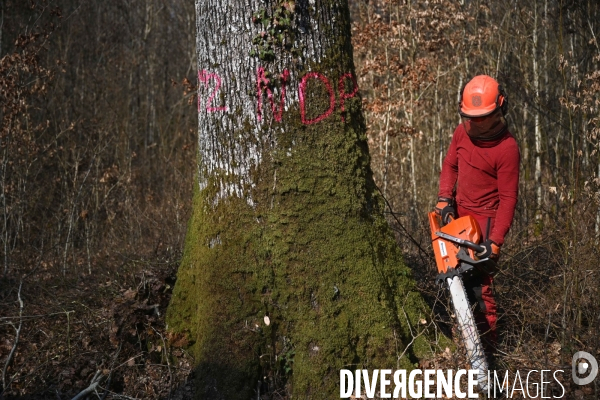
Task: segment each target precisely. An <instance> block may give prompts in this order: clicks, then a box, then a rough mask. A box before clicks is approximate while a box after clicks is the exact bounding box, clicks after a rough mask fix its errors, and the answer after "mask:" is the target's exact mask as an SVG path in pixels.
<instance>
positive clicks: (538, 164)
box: [532, 2, 542, 219]
mask: <svg viewBox="0 0 600 400" xmlns="http://www.w3.org/2000/svg"><path fill="white" fill-rule="evenodd" d="M533 15H534V19H533V47H532V60H533V91H534V96H535V104H536V105H537V107H536V108H537V110H536V112H535V114H534V127H535V128H534V129H535V172H534V176H535V194H536V196H535V197H536V204H535V205H536V215H535V218H536V219H539V218H541V216H542V214H541V208H542V132H541V128H540V111H539V109H540V107H539V105H540V74H539V70H538V60H537V53H538V13H537V4H536V3H535V2H534V4H533Z"/></svg>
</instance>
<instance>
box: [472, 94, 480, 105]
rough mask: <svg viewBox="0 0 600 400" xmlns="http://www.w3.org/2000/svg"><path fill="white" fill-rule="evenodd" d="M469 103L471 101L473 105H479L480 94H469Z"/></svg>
mask: <svg viewBox="0 0 600 400" xmlns="http://www.w3.org/2000/svg"><path fill="white" fill-rule="evenodd" d="M471 103H473V105H474V106H475V107H479V106H480V105H481V96H479V95H473V96H471Z"/></svg>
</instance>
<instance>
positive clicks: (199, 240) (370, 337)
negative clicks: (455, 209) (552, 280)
mask: <svg viewBox="0 0 600 400" xmlns="http://www.w3.org/2000/svg"><path fill="white" fill-rule="evenodd" d="M196 14H197V51H198V70H199V71H198V77H199V98H198V107H199V119H198V129H199V162H198V180H199V182H198V184H197V190H196V194H195V202H194V210H193V216H192V218H191V220H190V222H189V227H188V234H187V240H186V247H185V251H184V257H183V261H182V263H181V266H180V268H179V272H178V280H177V284H176V287H175V290H174V293H173V298H172V301H171V305H170V307H169V312H168V316H167V320H168V324H169V328H170V329H171V330H172V332H173V334H175V335H176V334H185V335H186V336H187V338H188V340H189V341H190V343H191V344H192V351H193V354H194V355H195V357H196V362H197V364H198V365H197V368H198V369H197V374H196V376H198V377H199V380H200V381H199V383H198V388H199V394H198V396H199V398H204V399H208V398H210V399H225V398H226V399H248V398H251V397H253V398H256V397H257V396H258V395H259V394H260V392H264V391H266V390H269V391H273V390H275V389H278V390H283V388H285V390H287V391H289V392H291V393H292V394H293V396H294V397H302V398H312V399H320V398H334V397H335V396H336V395H338V394H339V374H340V373H339V370H340V369H341V368H348V369H355V368H371V369H372V368H398V367H401V368H408V369H410V368H411V365H412V363H414V361H415V356H416V355H417V354H419V351H421V350H423V349H424V348H425V347H424V339H422V337H419V338H418V339H416V340H415V341H414V342H412V344H411V345H410V346H408V347H407V344H409V343H411V341H412V336H411V331H410V328H409V325H408V322H407V318H408V319H410V320H412V321H413V325H412V329H414V327H415V326H417V325H418V324H416V323H415V321H417V320H418V318H420V316H421V315H422V314H423V313H424V312H425V307H424V304H423V302H422V300H421V299H420V296H419V295H417V294H416V292H414V291H413V288H414V286H413V281H412V279H411V278H410V273H409V270H408V269H407V267H405V266H404V265H403V263H402V260H401V255H400V254H399V251H398V249H397V246H396V243H395V241H394V239H393V236H392V235H391V232H390V230H389V227H388V225H387V223H386V221H385V219H384V217H383V204H382V199H381V197H380V196H379V195H378V193H377V192H376V188H375V185H374V182H373V178H372V173H371V171H370V168H369V154H368V151H367V145H366V134H365V126H364V121H363V118H362V113H361V101H360V98H359V97H358V95H357V87H356V83H355V82H356V80H355V77H354V66H353V60H352V48H351V45H350V30H349V15H348V8H347V4H346V3H345V2H332V1H324V2H316V3H312V2H308V1H297V2H295V3H294V2H289V3H282V4H280V3H269V4H267V3H263V2H260V1H258V0H253V1H241V0H229V1H220V0H219V1H217V0H211V1H200V0H198V1H197V2H196ZM405 312H406V314H405ZM405 315H406V316H405ZM405 348H406V349H407V351H406V352H404V350H405ZM401 355H402V357H400V356H401Z"/></svg>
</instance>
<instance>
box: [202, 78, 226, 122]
mask: <svg viewBox="0 0 600 400" xmlns="http://www.w3.org/2000/svg"><path fill="white" fill-rule="evenodd" d="M211 79H212V80H213V81H215V82H216V86H215V89H214V90H213V92H212V93H211V94H210V96H208V100H207V101H206V111H207V112H210V113H212V112H217V111H227V110H228V108H227V107H212V101H213V98H214V97H215V95H216V94H217V92H218V91H219V89H220V88H221V77H219V75H217V74H215V73H213V72H208V71H207V70H205V69H203V70H202V71H198V82H202V83H204V85H205V86H206V87H207V88H208V87H209V86H208V81H210V80H211ZM200 108H201V106H200V96H198V112H200Z"/></svg>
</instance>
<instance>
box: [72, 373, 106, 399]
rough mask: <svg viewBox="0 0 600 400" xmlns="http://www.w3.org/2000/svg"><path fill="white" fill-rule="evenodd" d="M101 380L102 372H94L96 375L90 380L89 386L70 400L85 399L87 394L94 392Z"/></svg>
mask: <svg viewBox="0 0 600 400" xmlns="http://www.w3.org/2000/svg"><path fill="white" fill-rule="evenodd" d="M103 378H104V375H102V371H100V370H98V371H96V374H95V375H94V377H93V378H92V382H91V383H90V386H88V387H87V388H85V389H83V390H82V391H81V392H79V394H78V395H77V396H75V397H73V399H71V400H79V399H83V398H85V397H86V396H87V395H88V394H90V393H92V392H93V391H95V390H96V388H97V387H98V385H99V384H100V381H101V380H102V379H103Z"/></svg>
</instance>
